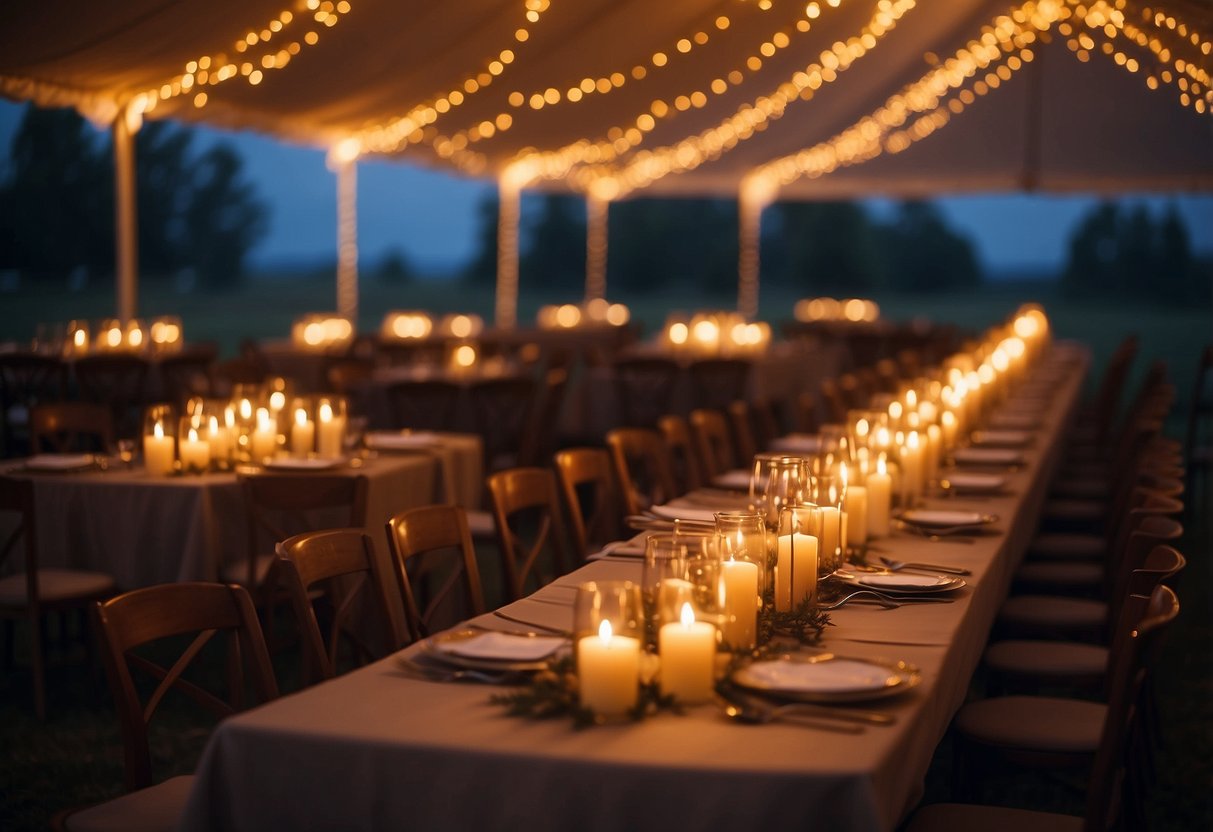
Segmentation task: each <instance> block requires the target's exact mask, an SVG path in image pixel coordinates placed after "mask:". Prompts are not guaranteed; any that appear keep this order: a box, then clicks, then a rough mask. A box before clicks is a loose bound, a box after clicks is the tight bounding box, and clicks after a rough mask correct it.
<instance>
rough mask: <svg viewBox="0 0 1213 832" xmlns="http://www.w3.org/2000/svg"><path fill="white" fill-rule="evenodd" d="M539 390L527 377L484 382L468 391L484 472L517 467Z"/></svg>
mask: <svg viewBox="0 0 1213 832" xmlns="http://www.w3.org/2000/svg"><path fill="white" fill-rule="evenodd" d="M538 391H539V386H538V385H537V384H536V382H535V380H534V379H532V378H529V377H522V378H494V379H484V380H482V381H477V382H475V383H474V384H472V386H471V387H470V388H469V390H468V392H469V394H470V396H471V401H472V422H473V424H474V425H475V428H476V433H478V434H480V438H481V440H482V441H483V442H484V470H485V471H488V472H492V471H499V470H501V469H502V468H503V467H510V466H513V467H519V466H518V461H519V456H520V454H521V453H522V451H523V445H524V437H526V434H527V432H528V430H529V429H530V428H531V425H532V422H531V419H532V414H534V412H535V404H536V396H537V394H538Z"/></svg>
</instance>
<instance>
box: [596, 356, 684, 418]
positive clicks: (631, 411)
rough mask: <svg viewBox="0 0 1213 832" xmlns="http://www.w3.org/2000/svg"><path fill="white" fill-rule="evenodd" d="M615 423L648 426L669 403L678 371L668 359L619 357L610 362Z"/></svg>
mask: <svg viewBox="0 0 1213 832" xmlns="http://www.w3.org/2000/svg"><path fill="white" fill-rule="evenodd" d="M612 370H613V376H614V379H615V398H616V400H617V401H618V404H619V424H620V425H622V426H624V427H646V428H647V427H652V426H653V425H655V424H656V423H657V420H658V419H659V418H660V417H661V415H662V414H663V413H668V412H669V411H670V402H671V401H672V396H673V392H674V388H675V386H676V384H677V382H678V375H679V373H680V372H681V370H680V368H679V366H678V363H677V362H676V361H674V360H672V359H669V358H620V359H616V361H615V362H614V364H613V365H612Z"/></svg>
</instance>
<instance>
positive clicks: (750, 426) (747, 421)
mask: <svg viewBox="0 0 1213 832" xmlns="http://www.w3.org/2000/svg"><path fill="white" fill-rule="evenodd" d="M725 413H726V414H728V420H729V428H730V431H731V433H732V435H733V447H734V448H735V449H736V451H737V459H738V460H751V459H753V458H754V454H756V453H758V440H756V439H755V438H754V423H753V418H752V411H751V410H750V406H749V405H748V404H746V402H744V401H742V400H741V399H737V400H736V401H732V402H729V406H728V408H727V409H726V411H725Z"/></svg>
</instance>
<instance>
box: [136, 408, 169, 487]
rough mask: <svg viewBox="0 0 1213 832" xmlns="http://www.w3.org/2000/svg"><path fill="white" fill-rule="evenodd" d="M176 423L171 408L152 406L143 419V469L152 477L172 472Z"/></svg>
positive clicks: (165, 475)
mask: <svg viewBox="0 0 1213 832" xmlns="http://www.w3.org/2000/svg"><path fill="white" fill-rule="evenodd" d="M176 435H177V422H176V416H175V414H174V413H173V409H172V407H170V406H169V405H166V404H159V405H152V406H151V407H149V408H148V409H147V411H146V412H145V414H144V418H143V467H144V468H145V469H147V472H148V474H150V475H151V476H154V477H167V476H168V475H169V474H171V473H172V472H173V465H174V461H175V458H176V439H175V437H176Z"/></svg>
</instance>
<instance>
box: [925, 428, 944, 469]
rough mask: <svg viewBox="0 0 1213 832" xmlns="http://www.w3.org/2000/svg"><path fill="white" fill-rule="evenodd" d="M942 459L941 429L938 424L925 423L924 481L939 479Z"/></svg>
mask: <svg viewBox="0 0 1213 832" xmlns="http://www.w3.org/2000/svg"><path fill="white" fill-rule="evenodd" d="M942 460H943V431H941V430H940V429H939V425H927V470H926V474H925V478H926V482H928V483H931V482H934V481H935V480H937V479H939V465H940V463H941V462H942Z"/></svg>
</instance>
